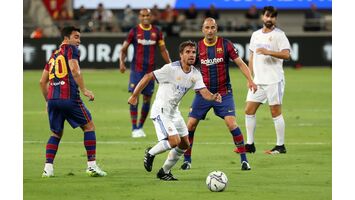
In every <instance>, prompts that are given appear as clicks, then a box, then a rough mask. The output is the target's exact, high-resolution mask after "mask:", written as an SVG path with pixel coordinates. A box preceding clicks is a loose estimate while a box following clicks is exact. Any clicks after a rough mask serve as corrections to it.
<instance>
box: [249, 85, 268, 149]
mask: <svg viewBox="0 0 355 200" xmlns="http://www.w3.org/2000/svg"><path fill="white" fill-rule="evenodd" d="M266 100H267V98H266V93H265V91H264V88H263V87H261V86H258V90H257V91H256V92H255V93H254V92H253V91H251V90H248V94H247V98H246V101H247V103H246V106H245V128H246V132H247V142H246V144H245V150H246V152H249V153H255V151H256V148H255V145H254V134H255V129H256V115H255V114H256V111H257V110H258V108H259V106H260V104H261V103H265V102H266Z"/></svg>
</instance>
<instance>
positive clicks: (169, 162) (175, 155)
mask: <svg viewBox="0 0 355 200" xmlns="http://www.w3.org/2000/svg"><path fill="white" fill-rule="evenodd" d="M184 152H185V150H182V149H180V148H179V147H175V148H174V149H172V150H170V152H169V154H168V158H167V159H166V160H165V163H164V165H163V170H164V172H165V173H169V172H170V170H171V168H172V167H173V166H174V165H175V164H176V163H177V161H178V160H179V159H180V157H181V156H182V155H183V154H184Z"/></svg>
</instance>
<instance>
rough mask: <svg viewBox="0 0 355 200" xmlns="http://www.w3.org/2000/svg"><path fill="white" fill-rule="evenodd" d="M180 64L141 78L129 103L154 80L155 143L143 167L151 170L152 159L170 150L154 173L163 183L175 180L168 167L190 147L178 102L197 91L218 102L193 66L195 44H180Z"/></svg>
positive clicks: (171, 65) (219, 96) (176, 63)
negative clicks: (155, 90)
mask: <svg viewBox="0 0 355 200" xmlns="http://www.w3.org/2000/svg"><path fill="white" fill-rule="evenodd" d="M179 52H180V61H176V62H173V63H170V64H166V65H164V66H163V67H162V68H161V69H159V70H155V71H153V72H151V73H149V74H147V75H145V76H144V77H143V79H142V80H141V81H140V82H139V83H138V85H137V87H136V88H135V90H134V92H133V93H132V96H131V97H130V98H129V99H128V103H129V104H132V105H136V104H137V98H138V95H139V93H140V92H141V91H142V90H143V89H144V88H145V87H146V86H147V85H148V83H149V81H151V80H154V79H155V80H156V81H157V83H158V84H159V87H158V91H157V94H156V97H155V100H154V103H153V106H152V112H151V114H150V118H151V119H152V120H153V123H154V126H155V130H156V134H157V137H158V141H159V142H158V143H157V144H156V145H155V146H153V147H149V148H147V150H146V152H145V156H144V167H145V169H146V170H147V171H148V172H150V171H152V166H153V160H154V157H155V156H156V155H158V154H160V153H163V152H165V151H167V150H170V152H169V155H168V158H167V159H166V161H165V163H164V165H163V167H162V168H161V169H160V170H159V172H158V173H157V178H159V179H161V180H164V181H174V180H177V179H176V178H175V177H174V176H173V175H172V173H171V168H172V167H173V166H174V165H175V164H176V162H177V161H178V160H179V158H180V157H181V156H182V155H183V153H184V152H185V151H186V149H187V148H189V140H188V138H187V135H188V131H187V127H186V124H185V122H184V119H183V118H182V116H181V113H180V111H179V103H180V101H181V99H182V98H183V97H184V95H185V94H186V93H187V92H188V90H189V89H191V88H192V89H194V90H195V91H199V93H200V95H201V96H202V97H203V98H204V99H206V101H211V102H216V103H217V104H219V103H221V95H220V94H219V93H215V94H212V93H211V92H210V91H209V90H208V89H207V88H206V86H205V84H204V83H203V80H202V76H201V73H200V72H199V71H198V70H197V69H196V68H195V67H194V66H192V65H193V64H194V63H195V61H196V43H194V42H191V41H186V42H183V43H181V44H180V46H179Z"/></svg>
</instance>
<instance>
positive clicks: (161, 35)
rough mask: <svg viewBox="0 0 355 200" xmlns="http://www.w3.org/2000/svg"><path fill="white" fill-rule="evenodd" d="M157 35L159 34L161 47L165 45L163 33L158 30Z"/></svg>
mask: <svg viewBox="0 0 355 200" xmlns="http://www.w3.org/2000/svg"><path fill="white" fill-rule="evenodd" d="M157 33H158V44H159V46H163V45H165V41H164V36H163V33H162V32H161V31H160V30H159V29H157Z"/></svg>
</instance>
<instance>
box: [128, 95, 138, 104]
mask: <svg viewBox="0 0 355 200" xmlns="http://www.w3.org/2000/svg"><path fill="white" fill-rule="evenodd" d="M137 103H138V100H137V97H136V96H134V95H132V96H130V97H129V98H128V104H131V105H132V106H135V105H137Z"/></svg>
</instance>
